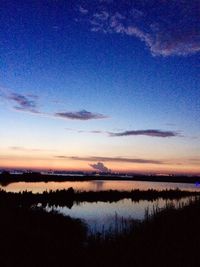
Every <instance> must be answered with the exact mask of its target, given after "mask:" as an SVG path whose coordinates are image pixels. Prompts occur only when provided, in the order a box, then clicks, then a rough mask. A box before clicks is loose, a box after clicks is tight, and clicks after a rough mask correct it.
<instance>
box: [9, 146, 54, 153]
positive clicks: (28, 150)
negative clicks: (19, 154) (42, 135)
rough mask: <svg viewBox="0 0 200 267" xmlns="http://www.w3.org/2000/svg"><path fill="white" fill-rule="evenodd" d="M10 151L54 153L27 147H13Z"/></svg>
mask: <svg viewBox="0 0 200 267" xmlns="http://www.w3.org/2000/svg"><path fill="white" fill-rule="evenodd" d="M9 149H11V150H13V151H24V152H43V151H48V152H50V151H52V152H53V151H54V152H55V150H52V149H41V148H27V147H22V146H11V147H9Z"/></svg>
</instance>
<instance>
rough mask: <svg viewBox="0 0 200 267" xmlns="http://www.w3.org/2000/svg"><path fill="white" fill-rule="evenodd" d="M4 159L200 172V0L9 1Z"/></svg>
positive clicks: (0, 92) (1, 18) (6, 162)
mask: <svg viewBox="0 0 200 267" xmlns="http://www.w3.org/2000/svg"><path fill="white" fill-rule="evenodd" d="M0 25H1V28H0V41H1V43H0V124H1V127H0V137H1V139H0V168H29V169H55V170H105V171H106V170H108V169H109V170H112V171H133V172H142V173H188V174H200V88H199V84H200V75H199V62H200V1H199V0H190V1H188V0H181V1H180V0H151V1H150V0H141V1H136V0H132V1H131V0H130V1H129V0H127V1H126V0H125V1H122V0H119V1H118V0H90V1H89V0H85V1H82V0H80V1H79V0H78V1H72V0H68V1H64V0H63V1H62V0H30V1H25V0H24V1H22V0H18V1H14V0H1V1H0Z"/></svg>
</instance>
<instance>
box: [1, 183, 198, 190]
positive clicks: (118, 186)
mask: <svg viewBox="0 0 200 267" xmlns="http://www.w3.org/2000/svg"><path fill="white" fill-rule="evenodd" d="M70 187H73V188H74V190H79V191H101V190H110V189H112V190H126V191H130V190H133V189H140V190H148V189H155V190H164V189H176V188H179V189H180V190H189V191H197V190H198V191H200V187H197V186H195V184H183V183H166V182H143V181H105V180H94V181H83V182H80V181H79V182H70V181H67V182H47V183H45V182H32V183H30V182H27V183H26V182H18V183H11V184H9V185H7V186H0V188H1V189H4V190H6V191H9V192H20V191H26V190H27V191H32V192H33V193H41V192H43V191H49V190H53V191H54V190H61V189H68V188H70Z"/></svg>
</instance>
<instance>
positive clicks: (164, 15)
mask: <svg viewBox="0 0 200 267" xmlns="http://www.w3.org/2000/svg"><path fill="white" fill-rule="evenodd" d="M199 4H200V3H199V0H194V1H188V0H182V1H180V0H172V1H163V0H152V1H147V0H141V1H124V2H122V1H118V0H117V1H102V0H100V1H99V4H97V5H95V6H92V5H91V3H90V4H89V6H90V9H89V10H90V12H89V11H88V12H87V13H85V14H84V13H83V12H82V15H85V18H86V20H87V21H88V22H89V24H90V29H91V31H96V32H104V33H117V34H124V35H128V36H133V37H136V38H139V39H140V40H141V41H143V42H145V44H146V46H147V47H148V48H149V49H150V51H151V53H152V54H153V55H162V56H170V55H182V56H186V55H189V54H194V53H196V52H199V51H200V15H199ZM175 10H176V12H175Z"/></svg>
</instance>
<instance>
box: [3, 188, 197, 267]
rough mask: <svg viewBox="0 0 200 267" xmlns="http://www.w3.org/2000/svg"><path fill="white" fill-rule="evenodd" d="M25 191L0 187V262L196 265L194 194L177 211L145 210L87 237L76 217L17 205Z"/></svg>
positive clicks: (82, 264)
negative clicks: (136, 218)
mask: <svg viewBox="0 0 200 267" xmlns="http://www.w3.org/2000/svg"><path fill="white" fill-rule="evenodd" d="M51 193H52V192H51ZM29 194H30V193H24V194H14V193H5V192H2V191H1V192H0V214H1V219H0V251H1V259H0V266H2V267H4V266H5V267H10V266H20V267H23V266H30V267H32V266H34V267H36V266H37V267H40V266H48V267H51V266H56V267H57V266H58V267H59V266H61V267H62V266H97V267H100V266H101V267H107V266H116V267H122V266H123V267H124V266H127V267H129V266H136V267H140V266H148V267H149V266H154V267H155V266H159V267H160V266H163V267H165V266H176V267H178V266H180V267H185V266H187V267H193V266H195V267H196V266H200V257H199V256H198V255H199V250H200V234H199V225H200V200H199V198H198V197H196V200H195V201H193V202H191V203H189V205H188V206H183V207H180V208H179V209H178V210H177V209H175V208H174V207H173V206H168V207H166V209H164V210H162V211H158V210H154V213H153V214H152V215H149V214H148V213H146V218H145V221H144V222H132V224H131V222H130V224H129V225H130V227H129V228H127V229H124V231H123V232H121V233H118V234H116V233H114V232H112V233H108V234H107V235H106V236H105V235H104V236H103V235H101V234H94V235H92V236H88V235H87V227H86V225H85V224H84V223H83V222H81V221H80V220H77V219H76V220H75V219H71V218H69V217H63V216H61V215H58V214H56V213H46V212H44V211H43V210H41V209H31V208H30V205H28V204H27V205H25V204H23V205H22V203H25V199H27V200H28V198H26V197H27V196H28V195H29ZM33 195H34V194H32V195H31V194H30V196H33ZM47 195H48V194H47ZM34 196H35V195H34ZM17 197H19V198H18V199H17ZM23 197H25V198H24V200H23V202H20V201H19V199H21V200H22V198H23ZM27 203H28V202H27ZM29 204H30V203H29Z"/></svg>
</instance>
